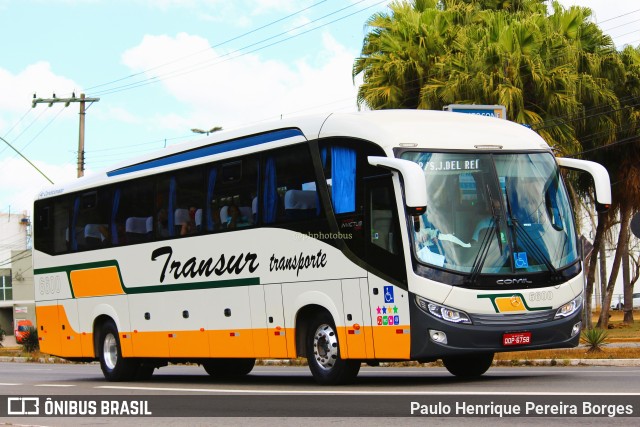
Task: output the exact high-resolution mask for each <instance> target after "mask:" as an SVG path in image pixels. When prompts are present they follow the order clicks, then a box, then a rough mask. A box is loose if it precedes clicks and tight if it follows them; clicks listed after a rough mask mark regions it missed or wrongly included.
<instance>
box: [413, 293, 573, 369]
mask: <svg viewBox="0 0 640 427" xmlns="http://www.w3.org/2000/svg"><path fill="white" fill-rule="evenodd" d="M410 306H411V307H410V311H411V359H412V360H422V361H431V360H435V359H439V358H441V357H446V356H455V355H464V354H472V353H497V352H505V351H523V350H541V349H550V348H568V347H576V346H577V345H578V344H579V342H580V322H581V319H582V310H578V311H577V312H575V313H573V314H572V315H570V316H568V317H564V318H559V319H554V318H553V313H550V315H549V316H548V319H540V318H538V319H536V321H532V322H526V321H525V322H523V321H522V319H518V321H517V322H515V321H511V320H514V319H516V318H515V317H508V316H504V317H502V318H500V317H498V316H496V317H494V318H493V319H492V321H484V322H478V321H475V322H474V323H473V324H456V323H451V322H448V321H445V320H442V319H439V318H437V317H435V316H432V315H431V314H428V313H425V312H424V311H423V310H421V309H420V308H419V307H418V305H417V303H415V298H412V303H410ZM472 319H474V316H472ZM474 320H475V319H474ZM576 325H577V327H576ZM576 329H577V332H576ZM436 332H439V334H437V333H436ZM443 334H444V337H446V341H445V340H443V339H442V338H443ZM513 336H516V337H520V338H523V337H525V338H524V339H518V340H517V341H516V340H511V341H512V342H511V343H510V344H506V343H505V342H508V341H509V339H506V338H507V337H513ZM434 338H439V339H440V341H439V342H438V340H437V339H434ZM513 341H515V342H513ZM527 341H528V342H527Z"/></svg>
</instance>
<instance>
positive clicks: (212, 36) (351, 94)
mask: <svg viewBox="0 0 640 427" xmlns="http://www.w3.org/2000/svg"><path fill="white" fill-rule="evenodd" d="M388 3H389V1H388V0H386V1H381V0H324V1H323V0H240V1H229V0H157V1H154V0H129V1H124V0H0V39H1V40H3V42H2V50H1V52H2V55H1V56H0V136H2V137H3V138H5V139H6V140H7V141H9V142H10V143H12V144H13V145H14V146H16V147H17V148H19V149H20V150H21V151H22V152H23V154H24V155H25V156H27V157H28V158H29V159H30V160H31V161H32V162H34V163H35V164H36V165H37V166H38V167H39V168H40V169H41V170H42V171H43V172H44V173H45V174H47V175H48V176H49V177H50V178H51V179H52V180H53V181H55V182H63V181H66V180H72V179H75V176H76V169H75V168H76V166H75V163H76V151H77V145H78V104H72V105H71V106H69V107H68V108H64V107H63V104H54V105H53V106H52V107H48V106H47V105H45V104H39V105H38V106H37V107H36V108H34V109H32V108H31V98H32V96H33V94H34V93H36V94H37V95H38V97H42V98H49V97H51V96H52V94H53V93H55V94H56V95H57V96H58V97H66V96H70V95H71V93H72V92H74V91H75V93H76V94H77V95H78V94H79V93H81V92H86V94H87V96H97V97H100V101H99V102H97V103H95V104H93V105H91V106H90V108H89V110H88V112H87V116H86V117H87V120H86V146H85V149H86V168H87V174H89V173H92V172H95V171H99V170H102V169H104V168H107V167H108V166H109V165H111V164H114V163H116V162H118V161H121V160H124V159H127V158H130V157H134V156H138V155H140V154H144V153H145V152H150V151H154V150H158V149H162V148H163V147H164V146H165V144H166V145H173V144H177V143H180V142H182V141H186V140H189V139H194V138H197V136H196V135H194V134H193V133H191V131H190V129H191V128H202V129H204V128H210V127H213V126H223V127H224V128H226V129H229V128H233V127H237V126H242V125H243V124H250V123H255V122H258V121H262V120H268V119H277V118H278V117H280V116H281V115H287V116H290V115H297V114H302V113H313V112H330V111H352V110H355V109H356V101H355V95H356V91H357V81H356V84H354V82H353V80H352V78H351V67H352V65H353V60H354V59H355V57H356V56H357V55H358V53H359V52H360V48H361V46H362V40H363V37H364V34H365V28H364V23H365V21H366V20H367V18H369V17H370V16H371V15H372V14H374V13H376V12H380V11H384V10H385V8H386V5H387V4H388ZM561 3H563V4H564V5H571V4H580V5H585V6H589V7H591V8H592V9H593V10H594V12H595V17H594V19H595V21H596V22H602V24H601V27H602V28H603V29H605V30H609V29H611V30H610V31H608V32H609V34H611V35H612V36H614V40H615V41H616V44H617V46H618V47H621V46H622V45H624V44H625V43H630V44H633V45H637V44H639V43H640V25H639V24H638V22H640V10H638V9H640V5H639V4H637V3H636V2H635V1H631V0H580V1H578V0H563V1H562V2H561ZM332 21H335V22H332ZM268 45H271V46H268ZM165 140H166V142H165ZM0 144H1V145H0V211H2V212H7V211H8V210H9V209H11V211H12V212H22V211H27V212H29V213H30V212H31V200H32V199H33V195H34V194H36V193H37V192H38V191H39V190H40V189H41V188H42V187H46V186H47V185H48V183H47V181H46V180H45V179H44V178H43V177H41V176H40V175H39V174H38V173H37V172H36V171H35V170H34V169H33V168H32V167H31V166H29V165H28V164H27V163H26V162H25V161H24V160H23V159H21V158H20V157H18V156H17V155H16V154H15V153H14V152H13V151H11V150H10V149H7V148H6V146H5V144H4V143H3V142H1V141H0Z"/></svg>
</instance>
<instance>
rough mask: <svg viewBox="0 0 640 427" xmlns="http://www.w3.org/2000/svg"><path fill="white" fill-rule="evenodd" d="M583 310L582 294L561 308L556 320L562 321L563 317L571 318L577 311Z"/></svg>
mask: <svg viewBox="0 0 640 427" xmlns="http://www.w3.org/2000/svg"><path fill="white" fill-rule="evenodd" d="M581 308H582V294H580V295H578V296H577V297H576V298H574V299H573V301H571V302H568V303H566V304H565V305H563V306H561V307H560V308H559V309H558V311H557V312H556V316H555V317H554V319H560V318H561V317H569V316H571V315H572V314H573V313H575V312H576V311H578V310H580V309H581Z"/></svg>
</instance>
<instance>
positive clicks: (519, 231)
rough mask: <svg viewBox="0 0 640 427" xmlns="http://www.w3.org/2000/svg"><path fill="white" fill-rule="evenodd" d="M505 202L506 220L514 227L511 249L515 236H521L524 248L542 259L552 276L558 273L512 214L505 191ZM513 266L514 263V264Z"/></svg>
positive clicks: (514, 243)
mask: <svg viewBox="0 0 640 427" xmlns="http://www.w3.org/2000/svg"><path fill="white" fill-rule="evenodd" d="M504 197H505V200H506V203H507V215H508V216H507V220H508V224H509V225H511V224H513V229H514V231H515V232H514V233H512V234H513V236H514V237H513V239H514V241H513V251H514V252H515V251H516V247H517V245H516V236H517V237H522V240H523V241H524V242H523V243H524V246H525V249H527V250H529V251H531V252H533V254H534V255H535V256H536V257H537V258H538V259H539V260H540V261H542V263H543V264H544V265H545V267H547V270H548V271H549V272H550V273H551V274H552V276H553V277H554V278H555V277H557V275H558V270H557V269H556V268H555V267H554V266H553V264H551V261H550V260H549V257H548V256H547V255H546V254H545V253H544V251H543V250H542V249H540V247H538V245H537V244H536V242H534V241H533V239H532V238H531V236H529V233H527V230H526V229H525V228H524V226H523V225H522V224H520V221H518V219H517V218H515V217H514V216H513V213H512V210H511V201H510V200H509V195H508V194H507V192H505V194H504ZM514 267H515V265H514Z"/></svg>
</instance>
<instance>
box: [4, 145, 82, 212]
mask: <svg viewBox="0 0 640 427" xmlns="http://www.w3.org/2000/svg"><path fill="white" fill-rule="evenodd" d="M33 163H34V164H35V165H36V166H37V167H38V169H40V170H41V171H42V172H43V173H44V174H45V175H47V176H48V177H49V178H50V179H51V180H52V181H53V182H55V183H62V182H66V181H70V180H73V179H74V178H75V177H76V165H75V164H62V165H51V164H47V163H45V162H39V161H35V162H33ZM0 182H1V183H3V184H2V186H1V187H0V200H2V201H3V203H6V204H7V206H0V210H2V211H3V212H4V211H6V210H7V209H8V207H9V206H8V205H11V211H12V212H22V211H27V212H29V213H32V210H33V207H32V206H33V200H34V198H35V196H36V195H37V194H38V193H39V192H40V191H41V190H42V189H43V188H46V187H48V186H50V185H51V184H50V183H49V181H47V180H46V179H45V178H44V177H43V176H42V175H40V174H39V173H38V171H36V170H35V169H34V168H33V166H31V165H29V164H28V163H27V162H26V161H24V159H22V158H19V157H8V158H4V159H2V160H0Z"/></svg>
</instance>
